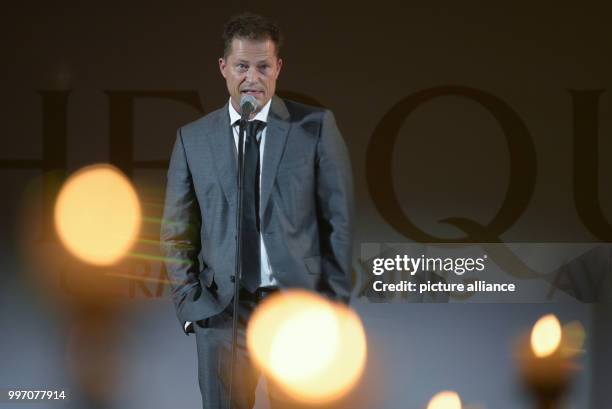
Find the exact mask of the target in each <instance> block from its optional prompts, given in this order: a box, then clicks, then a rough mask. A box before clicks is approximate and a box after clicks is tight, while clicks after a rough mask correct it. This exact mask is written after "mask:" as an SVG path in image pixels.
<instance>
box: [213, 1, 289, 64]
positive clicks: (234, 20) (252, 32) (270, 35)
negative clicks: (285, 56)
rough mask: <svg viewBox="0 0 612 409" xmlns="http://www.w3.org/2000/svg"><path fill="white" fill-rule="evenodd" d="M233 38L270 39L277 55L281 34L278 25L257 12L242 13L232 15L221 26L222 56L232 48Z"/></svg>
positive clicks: (225, 56)
mask: <svg viewBox="0 0 612 409" xmlns="http://www.w3.org/2000/svg"><path fill="white" fill-rule="evenodd" d="M234 38H245V39H249V40H262V41H265V40H272V42H273V43H274V46H275V47H274V48H275V49H276V56H277V57H278V56H279V52H280V46H281V44H282V36H281V32H280V29H279V28H278V26H277V25H276V24H275V23H273V22H271V21H270V20H268V19H266V18H265V17H262V16H260V15H257V14H253V13H248V12H246V13H242V14H239V15H237V16H233V17H231V18H230V19H229V21H228V22H227V23H225V26H224V27H223V45H224V48H223V58H227V56H228V55H229V53H230V52H231V50H232V41H233V40H234Z"/></svg>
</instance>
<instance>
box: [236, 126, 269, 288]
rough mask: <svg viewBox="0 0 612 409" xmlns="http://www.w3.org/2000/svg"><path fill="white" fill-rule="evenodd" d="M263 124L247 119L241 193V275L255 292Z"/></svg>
mask: <svg viewBox="0 0 612 409" xmlns="http://www.w3.org/2000/svg"><path fill="white" fill-rule="evenodd" d="M265 126H266V123H265V122H263V121H256V120H255V121H250V122H248V124H247V127H246V140H245V144H244V180H243V189H244V190H243V193H242V194H243V196H242V249H241V250H242V254H241V259H242V260H241V262H242V279H243V284H244V286H245V288H246V289H247V290H248V291H250V292H253V293H254V292H255V290H256V289H257V287H259V285H260V283H261V266H260V257H261V255H260V247H259V160H260V159H259V141H258V139H257V134H258V133H259V132H260V131H261V130H262V129H263V128H264V127H265Z"/></svg>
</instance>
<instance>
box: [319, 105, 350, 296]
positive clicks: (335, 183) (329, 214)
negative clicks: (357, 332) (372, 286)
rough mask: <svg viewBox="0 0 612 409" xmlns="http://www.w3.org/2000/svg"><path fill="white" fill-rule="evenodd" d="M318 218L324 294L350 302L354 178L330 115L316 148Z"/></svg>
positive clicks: (344, 146) (324, 118)
mask: <svg viewBox="0 0 612 409" xmlns="http://www.w3.org/2000/svg"><path fill="white" fill-rule="evenodd" d="M316 172H317V175H316V177H317V187H316V192H317V195H316V196H317V197H316V200H317V218H318V222H319V242H320V250H321V272H322V274H323V279H324V285H325V287H327V288H323V291H324V292H330V293H331V294H329V295H331V296H332V298H335V299H337V300H339V301H344V302H348V299H349V297H350V293H351V289H352V269H351V262H352V249H353V222H354V220H353V215H354V196H353V175H352V170H351V163H350V159H349V155H348V150H347V147H346V144H345V143H344V140H343V139H342V135H341V134H340V131H339V130H338V127H337V125H336V120H335V119H334V115H333V113H332V112H331V111H329V110H326V111H324V113H323V123H322V125H321V134H320V136H319V141H318V146H317V160H316Z"/></svg>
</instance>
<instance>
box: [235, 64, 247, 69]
mask: <svg viewBox="0 0 612 409" xmlns="http://www.w3.org/2000/svg"><path fill="white" fill-rule="evenodd" d="M237 67H238V69H239V70H246V69H247V66H246V65H244V64H238V65H237Z"/></svg>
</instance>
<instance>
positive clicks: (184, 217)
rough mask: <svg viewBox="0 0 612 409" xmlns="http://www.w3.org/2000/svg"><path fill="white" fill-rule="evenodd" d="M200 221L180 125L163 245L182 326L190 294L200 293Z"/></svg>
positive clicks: (169, 177)
mask: <svg viewBox="0 0 612 409" xmlns="http://www.w3.org/2000/svg"><path fill="white" fill-rule="evenodd" d="M201 224H202V220H201V213H200V208H199V204H198V201H197V199H196V194H195V190H194V187H193V180H192V177H191V172H190V170H189V165H188V163H187V157H186V155H185V146H184V144H183V138H182V135H181V130H180V129H179V130H178V132H177V136H176V141H175V143H174V148H173V150H172V156H171V158H170V165H169V167H168V175H167V184H166V199H165V204H164V214H163V218H162V223H161V232H160V245H161V250H162V254H163V256H164V264H165V267H166V271H167V273H168V278H169V280H170V287H171V296H172V301H173V302H174V305H175V307H176V313H177V316H178V318H179V321H180V322H181V326H183V325H184V323H185V321H188V319H187V318H186V317H184V316H183V315H184V314H183V309H184V307H185V304H186V303H187V301H188V298H192V299H195V298H197V297H198V296H199V294H200V293H201V286H200V281H199V279H198V273H199V264H198V254H199V252H200V249H201V242H200V226H201Z"/></svg>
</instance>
